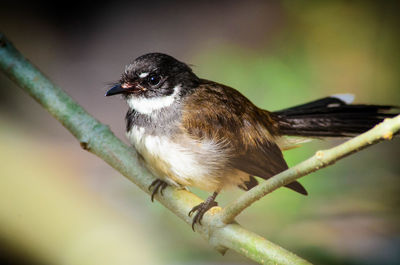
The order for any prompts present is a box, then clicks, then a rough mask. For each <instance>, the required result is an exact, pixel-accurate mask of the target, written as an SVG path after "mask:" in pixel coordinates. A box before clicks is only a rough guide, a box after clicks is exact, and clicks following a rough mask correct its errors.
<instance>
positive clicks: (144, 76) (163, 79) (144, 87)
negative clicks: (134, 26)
mask: <svg viewBox="0 0 400 265" xmlns="http://www.w3.org/2000/svg"><path fill="white" fill-rule="evenodd" d="M197 82H198V78H197V77H196V75H195V74H194V73H193V72H192V69H191V68H190V67H189V66H188V65H186V64H185V63H182V62H180V61H178V60H176V59H175V58H173V57H171V56H169V55H166V54H162V53H148V54H145V55H142V56H140V57H138V58H136V59H135V60H134V61H133V62H132V63H131V64H129V65H127V66H126V68H125V72H124V73H123V74H122V76H121V80H120V81H119V83H118V84H117V85H115V86H114V87H112V88H111V89H110V90H109V91H107V94H106V96H112V95H116V94H123V95H124V96H125V97H127V98H129V97H145V98H154V97H163V96H169V95H171V94H172V93H174V90H175V88H176V87H178V86H180V89H183V90H185V89H186V90H187V89H190V88H191V87H194V86H195V85H196V84H197Z"/></svg>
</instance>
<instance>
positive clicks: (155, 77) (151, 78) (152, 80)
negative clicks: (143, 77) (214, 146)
mask: <svg viewBox="0 0 400 265" xmlns="http://www.w3.org/2000/svg"><path fill="white" fill-rule="evenodd" d="M160 81H161V77H160V76H159V75H155V74H153V75H150V76H149V77H148V79H147V82H148V83H149V84H150V85H151V86H156V85H158V84H159V83H160Z"/></svg>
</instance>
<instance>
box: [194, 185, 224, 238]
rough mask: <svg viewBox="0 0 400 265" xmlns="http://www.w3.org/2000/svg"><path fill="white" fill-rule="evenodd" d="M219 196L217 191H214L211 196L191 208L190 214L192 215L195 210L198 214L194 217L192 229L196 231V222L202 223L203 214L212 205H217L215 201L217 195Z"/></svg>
mask: <svg viewBox="0 0 400 265" xmlns="http://www.w3.org/2000/svg"><path fill="white" fill-rule="evenodd" d="M216 196H217V193H216V192H214V194H213V195H212V196H210V197H208V198H207V200H205V201H204V202H202V203H200V204H199V205H197V206H195V207H193V208H192V210H190V212H189V216H192V214H193V213H194V212H196V215H195V216H194V218H193V221H192V229H193V231H194V225H195V224H196V223H198V224H200V225H201V219H203V215H204V214H205V213H206V212H207V211H208V210H209V209H211V208H212V207H214V206H217V205H218V203H217V202H216V201H215V197H216Z"/></svg>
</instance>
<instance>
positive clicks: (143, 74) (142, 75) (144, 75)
mask: <svg viewBox="0 0 400 265" xmlns="http://www.w3.org/2000/svg"><path fill="white" fill-rule="evenodd" d="M148 75H149V73H141V74H140V75H139V77H140V78H144V77H146V76H148Z"/></svg>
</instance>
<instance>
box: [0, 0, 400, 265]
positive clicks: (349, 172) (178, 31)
mask: <svg viewBox="0 0 400 265" xmlns="http://www.w3.org/2000/svg"><path fill="white" fill-rule="evenodd" d="M82 5H83V6H82V7H81V9H82V10H83V11H84V12H83V11H81V13H75V12H78V11H77V10H75V9H74V8H71V10H73V12H70V13H69V15H65V14H64V15H60V16H57V14H58V13H57V12H58V11H59V10H58V11H57V10H52V9H45V10H42V9H41V8H38V7H35V8H31V6H30V5H27V6H25V8H22V9H21V6H18V5H16V4H12V3H9V4H7V5H4V8H3V9H2V10H1V11H0V25H1V26H2V30H3V32H4V33H5V34H6V35H8V37H9V38H10V39H11V40H13V42H14V44H15V45H16V46H17V47H18V48H19V49H20V50H21V51H22V52H23V53H24V54H25V55H26V56H27V57H28V58H29V59H31V60H32V61H33V62H34V63H35V64H36V65H38V66H39V67H40V68H41V69H42V70H43V71H44V72H45V73H46V74H47V75H48V76H49V77H50V78H51V79H53V80H54V81H55V82H56V83H57V84H59V85H60V86H61V87H63V88H65V90H66V91H67V92H68V93H69V94H70V95H71V96H72V97H73V98H75V99H76V100H77V101H78V102H79V103H80V104H82V105H83V107H85V108H86V109H88V110H89V112H90V113H91V114H92V115H94V116H95V117H97V118H98V119H100V120H101V121H102V122H104V123H106V124H110V126H111V128H112V130H113V131H115V132H116V134H117V135H118V136H119V137H121V138H122V139H125V138H124V132H123V129H124V123H123V117H124V112H125V111H126V106H125V105H124V103H123V102H122V101H121V100H118V99H105V98H103V95H104V91H105V90H106V89H107V85H106V84H107V83H108V82H110V81H112V80H116V79H118V77H119V74H120V72H121V71H122V69H123V66H124V64H127V63H128V62H129V61H130V60H132V59H134V58H135V57H137V56H139V55H141V54H142V53H145V52H151V51H162V52H166V53H169V54H171V55H174V56H176V57H177V58H179V59H181V60H183V61H185V62H187V63H190V64H192V65H193V69H194V72H195V73H196V74H198V75H199V76H201V77H203V78H207V79H210V80H214V81H217V82H221V83H224V84H226V85H229V86H232V87H234V88H236V89H238V90H239V91H241V92H242V93H243V94H244V95H246V96H247V97H248V98H249V99H251V100H252V101H253V102H254V103H255V104H256V105H258V106H259V107H262V108H265V109H268V110H278V109H282V108H285V107H289V106H292V105H296V104H299V103H304V102H307V101H310V100H314V99H316V98H320V97H325V96H327V95H331V94H337V93H353V94H355V95H356V102H359V103H371V104H372V103H374V104H392V105H400V104H399V102H400V75H399V69H400V50H399V47H400V34H399V33H400V32H399V23H398V22H399V18H398V14H399V11H400V9H399V5H398V4H397V2H396V1H382V2H379V1H375V2H374V1H273V2H267V1H222V2H219V3H213V2H196V3H195V2H192V3H191V2H183V1H170V2H169V3H164V2H161V1H160V2H155V3H153V4H145V3H140V2H132V3H127V2H118V1H117V2H113V3H111V2H108V3H107V4H104V5H100V4H99V6H91V5H89V4H88V6H89V8H88V7H86V6H85V5H84V4H82ZM46 10H47V11H46ZM66 10H67V11H69V10H70V9H68V8H67V9H66ZM56 11H57V12H56ZM52 12H53V13H52ZM82 12H83V13H84V15H85V18H82V17H83V16H82ZM49 13H51V14H52V15H51V16H50V15H49ZM67 13H68V12H67ZM17 18H18V19H17ZM56 18H57V19H56ZM0 104H1V105H0V144H1V145H0V146H1V149H0V161H2V163H1V167H0V259H1V261H2V262H1V263H2V264H3V263H4V264H7V262H8V263H10V264H254V263H253V262H252V261H249V260H247V259H245V258H244V257H241V256H239V255H238V254H236V253H233V252H228V253H227V254H226V255H225V256H220V255H219V254H218V253H217V252H215V251H214V250H212V249H211V247H209V246H208V244H207V243H206V242H204V241H203V240H202V239H201V238H199V237H198V236H197V235H196V234H195V233H193V232H192V231H191V229H190V227H188V226H186V225H184V224H183V222H182V221H180V220H179V219H178V218H177V217H175V216H174V215H172V214H171V213H169V212H168V210H166V209H164V208H163V207H162V206H160V205H159V204H158V203H153V204H152V203H151V202H150V199H149V197H148V196H147V195H146V194H144V193H143V192H141V191H140V190H139V189H138V188H136V187H135V186H134V185H133V184H131V183H130V182H128V181H127V180H125V179H124V178H123V177H121V176H120V175H119V174H118V173H117V172H115V171H113V170H112V169H111V168H109V167H108V166H107V165H105V163H103V162H102V161H101V160H99V159H98V158H96V157H93V156H92V155H90V154H88V153H86V152H83V151H82V150H81V149H80V148H79V144H78V143H77V142H76V141H75V140H74V139H73V138H72V136H70V135H69V134H68V133H67V132H66V131H65V130H64V129H63V128H62V127H61V126H60V125H58V124H57V122H56V121H55V120H53V119H52V118H51V117H50V116H49V115H48V114H47V113H46V112H45V111H43V110H42V109H41V108H40V107H39V106H37V105H36V103H34V102H33V100H31V99H30V98H29V97H28V96H26V95H24V94H23V93H22V92H21V91H20V90H19V89H18V88H17V87H15V86H14V85H13V84H12V83H11V81H9V80H8V79H7V78H6V77H5V76H4V75H0ZM125 141H126V140H125ZM340 142H341V140H330V141H326V142H322V141H313V142H311V143H308V144H305V145H304V146H303V147H301V148H298V149H294V150H290V151H287V152H285V154H284V155H285V158H286V160H287V161H288V164H289V165H295V164H296V163H298V162H300V161H302V160H304V159H306V158H308V157H309V156H311V155H313V154H314V153H315V152H316V151H317V150H319V149H321V148H329V147H330V146H334V145H335V144H338V143H340ZM399 150H400V141H399V139H394V140H392V141H389V142H385V143H382V144H379V145H377V146H373V147H371V148H368V149H366V150H364V151H362V152H360V153H357V154H355V155H353V156H351V157H348V158H346V159H344V160H343V161H340V162H338V163H337V164H335V165H333V166H331V167H328V168H327V169H324V170H321V171H318V172H316V173H313V174H311V175H309V176H306V177H304V178H303V179H302V180H301V182H302V183H303V184H304V186H305V187H306V188H307V190H308V191H309V196H307V197H303V196H300V195H298V194H295V193H293V192H291V191H289V190H287V189H280V190H278V191H276V192H274V193H272V194H270V195H268V196H267V197H265V198H263V199H262V200H261V201H259V202H257V203H255V204H254V205H253V206H251V207H250V208H248V209H247V210H246V211H245V212H244V213H242V214H241V215H240V216H239V217H238V222H239V223H241V224H242V225H243V226H245V227H246V228H248V229H250V230H252V231H255V232H257V233H258V234H260V235H262V236H265V237H266V238H268V239H269V240H271V241H272V242H274V243H277V244H279V245H281V246H283V247H284V248H286V249H289V250H291V251H293V252H295V253H296V254H298V255H300V256H301V257H304V258H306V259H307V260H309V261H311V262H312V263H315V264H398V263H399V262H400V229H399V228H400V227H399V221H400V218H399V213H400V211H399V209H400V208H399V205H400V204H399V202H400V200H399V198H400V197H399V193H400V163H399V155H400V151H399ZM194 192H195V193H197V194H199V195H200V196H203V197H204V198H205V197H206V196H207V195H208V194H207V193H205V192H202V191H200V190H196V189H194ZM241 193H242V191H239V190H232V191H227V192H225V193H224V194H222V195H221V196H220V197H219V199H218V201H219V202H220V205H222V206H223V205H225V204H226V203H227V202H229V201H231V200H232V199H233V198H235V197H236V196H238V195H240V194H241Z"/></svg>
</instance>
